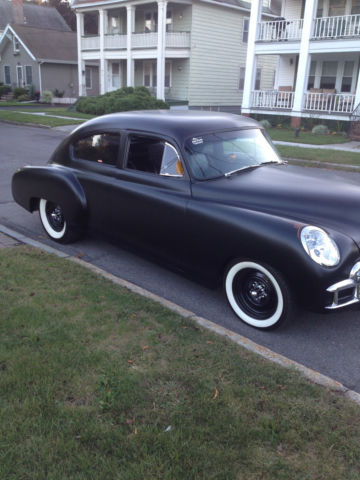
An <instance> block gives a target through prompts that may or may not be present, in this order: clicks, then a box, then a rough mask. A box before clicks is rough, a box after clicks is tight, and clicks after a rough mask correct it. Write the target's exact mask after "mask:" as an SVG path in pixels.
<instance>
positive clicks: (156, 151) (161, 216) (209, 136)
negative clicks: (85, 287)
mask: <svg viewBox="0 0 360 480" xmlns="http://www.w3.org/2000/svg"><path fill="white" fill-rule="evenodd" d="M299 170H300V169H296V168H295V167H291V166H288V165H286V163H285V162H283V161H282V160H281V159H280V157H279V155H278V153H277V152H276V150H275V148H274V147H273V146H272V144H271V141H270V140H269V138H268V137H267V134H266V132H265V131H264V129H263V128H262V127H261V126H260V125H259V124H258V123H257V122H255V121H253V120H250V119H248V118H245V117H241V116H238V115H229V114H221V113H213V112H200V111H193V112H186V111H147V112H140V111H138V112H128V113H121V114H113V115H106V116H103V117H99V118H95V119H93V120H90V121H88V122H86V123H85V124H83V125H82V126H80V127H79V128H77V129H76V130H74V132H72V134H71V135H69V136H68V137H67V138H66V139H65V140H64V141H63V142H62V143H61V144H60V146H59V147H58V148H57V149H56V151H55V152H54V154H53V155H52V157H51V159H50V161H49V163H48V165H46V166H43V167H34V166H27V167H24V168H22V169H20V170H19V171H17V172H16V173H15V174H14V176H13V182H12V191H13V196H14V199H15V200H16V202H18V203H19V204H20V205H21V206H22V207H24V208H26V209H27V210H28V211H30V212H33V211H35V210H39V213H40V219H41V222H42V224H43V226H44V229H45V231H46V233H47V234H48V235H49V237H50V238H51V239H53V240H55V241H57V242H71V241H74V240H76V239H77V238H78V237H79V236H80V235H82V234H83V233H84V232H85V231H86V230H87V229H89V228H94V229H96V230H98V231H102V232H105V231H106V232H112V234H114V235H115V236H116V237H118V238H122V239H123V240H124V241H127V242H130V243H131V245H133V246H135V248H138V247H140V248H141V249H143V250H144V249H145V250H146V251H148V252H150V253H151V254H156V255H157V258H158V259H159V260H160V259H161V260H164V261H165V262H166V263H168V264H169V265H172V266H174V267H176V268H178V269H182V270H184V271H187V272H191V274H193V275H194V276H196V277H199V278H202V279H205V280H206V281H207V283H209V284H211V285H218V284H219V282H222V281H223V282H224V288H225V293H226V296H227V299H228V301H229V303H230V305H231V307H232V308H233V310H234V312H235V313H236V315H238V317H239V318H240V319H241V320H243V321H244V322H246V323H247V324H249V325H251V326H253V327H257V328H261V329H270V328H274V327H277V326H279V325H280V324H282V323H284V321H285V320H286V319H288V318H291V309H292V306H293V305H294V304H295V303H296V302H300V303H301V304H302V306H305V307H309V308H311V309H315V310H334V309H337V308H340V307H344V306H347V305H351V304H354V303H357V302H359V300H360V253H359V244H360V225H359V224H360V221H359V218H360V216H359V207H360V188H359V187H358V186H357V185H356V184H355V183H343V182H329V181H325V180H323V179H321V178H320V177H319V176H317V175H316V174H315V172H313V170H311V169H308V171H307V170H306V169H303V170H304V171H303V172H300V173H299Z"/></svg>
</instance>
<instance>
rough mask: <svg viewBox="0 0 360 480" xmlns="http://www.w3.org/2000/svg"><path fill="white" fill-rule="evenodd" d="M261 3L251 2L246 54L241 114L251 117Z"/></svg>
mask: <svg viewBox="0 0 360 480" xmlns="http://www.w3.org/2000/svg"><path fill="white" fill-rule="evenodd" d="M261 3H262V2H260V1H253V2H251V13H250V21H249V35H248V47H247V54H246V66H245V79H244V91H243V99H242V106H241V113H244V114H245V115H246V114H247V115H249V113H250V107H251V91H252V90H253V89H254V85H255V76H256V56H255V41H256V32H257V26H258V23H259V22H260V21H261V8H262V7H261Z"/></svg>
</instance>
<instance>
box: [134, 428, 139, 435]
mask: <svg viewBox="0 0 360 480" xmlns="http://www.w3.org/2000/svg"><path fill="white" fill-rule="evenodd" d="M137 433H138V431H137V428H136V427H135V430H134V435H137Z"/></svg>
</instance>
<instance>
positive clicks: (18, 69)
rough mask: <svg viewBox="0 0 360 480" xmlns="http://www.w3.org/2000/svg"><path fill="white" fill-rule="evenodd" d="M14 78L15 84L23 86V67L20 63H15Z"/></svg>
mask: <svg viewBox="0 0 360 480" xmlns="http://www.w3.org/2000/svg"><path fill="white" fill-rule="evenodd" d="M16 80H17V86H18V87H22V86H23V67H22V66H21V65H16Z"/></svg>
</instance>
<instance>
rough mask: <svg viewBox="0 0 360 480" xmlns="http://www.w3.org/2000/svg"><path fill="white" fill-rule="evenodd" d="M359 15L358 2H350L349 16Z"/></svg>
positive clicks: (359, 3)
mask: <svg viewBox="0 0 360 480" xmlns="http://www.w3.org/2000/svg"><path fill="white" fill-rule="evenodd" d="M359 13H360V0H352V5H351V15H357V14H359Z"/></svg>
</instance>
